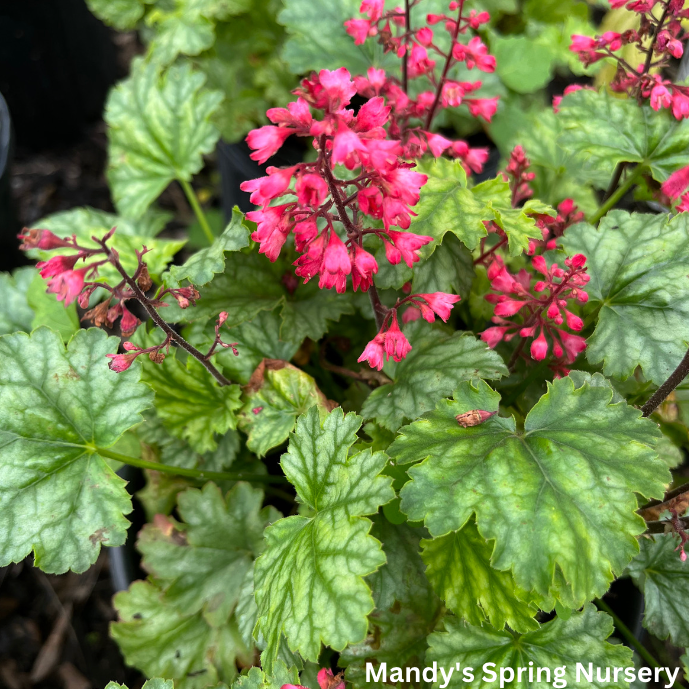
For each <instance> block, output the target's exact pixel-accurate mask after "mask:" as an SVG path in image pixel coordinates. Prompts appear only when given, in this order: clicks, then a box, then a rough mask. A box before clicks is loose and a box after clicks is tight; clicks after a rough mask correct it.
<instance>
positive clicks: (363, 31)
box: [344, 19, 371, 45]
mask: <svg viewBox="0 0 689 689" xmlns="http://www.w3.org/2000/svg"><path fill="white" fill-rule="evenodd" d="M344 25H345V29H346V31H347V33H348V34H349V35H350V36H351V37H352V38H353V39H354V45H361V44H362V43H366V39H367V38H368V32H369V31H370V30H371V22H369V21H367V20H366V19H348V20H347V21H346V22H345V23H344Z"/></svg>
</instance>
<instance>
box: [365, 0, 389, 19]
mask: <svg viewBox="0 0 689 689" xmlns="http://www.w3.org/2000/svg"><path fill="white" fill-rule="evenodd" d="M384 6H385V0H362V2H361V6H360V7H359V12H361V14H368V17H369V19H370V20H371V21H372V22H376V21H378V20H379V19H380V18H381V17H382V16H383V7H384Z"/></svg>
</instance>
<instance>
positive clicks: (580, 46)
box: [569, 34, 596, 53]
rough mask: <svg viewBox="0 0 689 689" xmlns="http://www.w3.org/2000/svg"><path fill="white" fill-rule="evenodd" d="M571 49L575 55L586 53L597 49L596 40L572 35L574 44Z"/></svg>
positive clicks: (570, 46)
mask: <svg viewBox="0 0 689 689" xmlns="http://www.w3.org/2000/svg"><path fill="white" fill-rule="evenodd" d="M569 49H570V50H571V51H572V52H573V53H585V52H589V51H592V50H595V49H596V39H595V38H591V37H590V36H582V35H580V34H573V35H572V42H571V43H570V45H569Z"/></svg>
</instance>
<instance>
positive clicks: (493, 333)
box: [481, 325, 510, 349]
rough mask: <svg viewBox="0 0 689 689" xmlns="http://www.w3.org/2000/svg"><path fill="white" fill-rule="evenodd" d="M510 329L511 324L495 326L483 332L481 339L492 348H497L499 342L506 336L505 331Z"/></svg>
mask: <svg viewBox="0 0 689 689" xmlns="http://www.w3.org/2000/svg"><path fill="white" fill-rule="evenodd" d="M509 329H510V327H509V326H497V325H496V326H493V327H492V328H487V329H486V330H484V331H483V332H482V333H481V339H482V340H483V341H484V342H485V343H486V344H487V345H488V346H489V347H490V348H491V349H495V347H497V346H498V343H499V342H501V341H502V339H503V338H504V337H505V333H506V332H507V331H508V330H509Z"/></svg>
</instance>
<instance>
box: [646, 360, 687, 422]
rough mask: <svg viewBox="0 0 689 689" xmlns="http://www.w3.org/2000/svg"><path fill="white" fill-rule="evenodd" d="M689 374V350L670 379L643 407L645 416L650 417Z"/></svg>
mask: <svg viewBox="0 0 689 689" xmlns="http://www.w3.org/2000/svg"><path fill="white" fill-rule="evenodd" d="M687 374H689V350H688V351H687V353H686V354H685V355H684V358H683V359H682V361H680V363H679V366H678V367H677V368H676V369H675V370H674V371H673V372H672V373H671V374H670V377H669V378H668V379H667V380H666V381H665V382H664V383H663V384H662V385H661V386H660V387H659V388H658V389H657V390H656V391H655V392H654V393H653V394H652V395H651V398H650V399H649V400H648V402H646V404H644V406H643V407H641V412H642V415H643V416H650V415H651V414H652V413H653V412H654V411H655V410H656V409H657V407H659V406H660V404H661V403H662V402H663V401H664V400H665V399H666V398H667V396H668V395H669V394H670V393H671V392H672V391H673V390H674V389H675V388H676V387H677V386H678V385H679V384H680V383H681V382H682V381H683V380H684V379H685V378H686V377H687Z"/></svg>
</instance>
